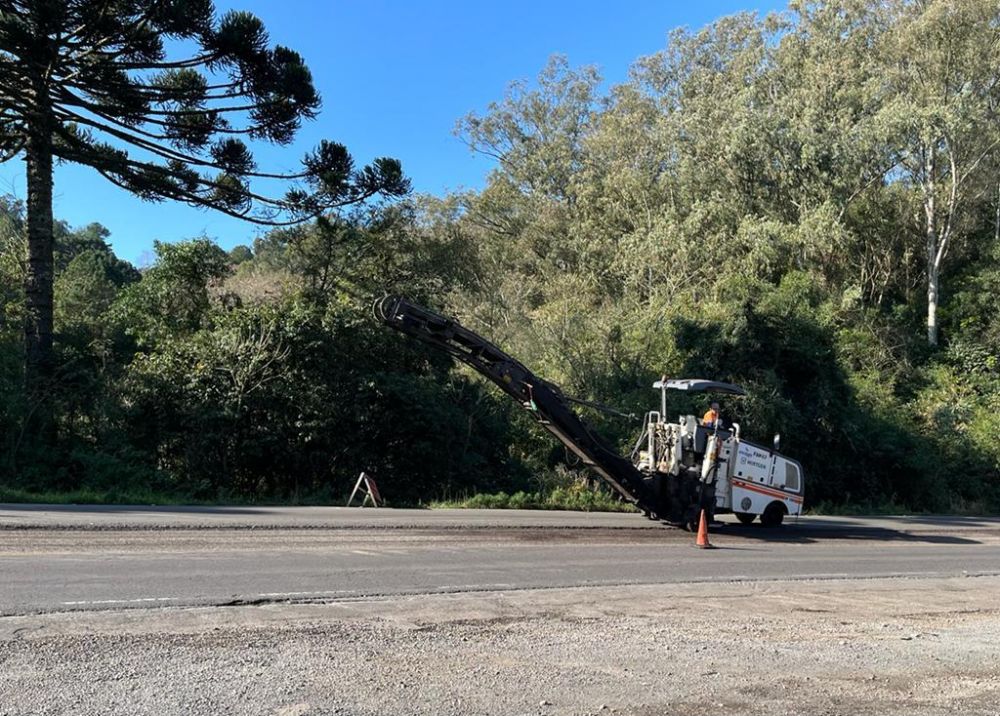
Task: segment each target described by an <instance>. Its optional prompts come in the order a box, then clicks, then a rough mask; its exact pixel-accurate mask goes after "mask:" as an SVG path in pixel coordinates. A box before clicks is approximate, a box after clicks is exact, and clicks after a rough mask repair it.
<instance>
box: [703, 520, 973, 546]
mask: <svg viewBox="0 0 1000 716" xmlns="http://www.w3.org/2000/svg"><path fill="white" fill-rule="evenodd" d="M713 532H714V533H716V534H719V535H725V536H733V537H741V538H743V539H750V540H759V541H761V542H786V543H787V542H793V543H798V544H815V543H819V542H832V541H839V540H856V541H863V542H909V543H924V544H955V545H960V544H961V545H969V544H982V541H981V540H977V539H971V538H969V537H956V536H954V535H946V534H927V533H925V534H915V533H910V532H903V531H901V530H894V529H890V528H887V527H864V526H838V527H836V528H819V529H817V528H816V527H815V526H806V525H795V524H788V525H784V526H782V527H780V528H778V529H770V528H766V527H762V526H760V525H735V524H731V523H720V524H718V525H715V526H713Z"/></svg>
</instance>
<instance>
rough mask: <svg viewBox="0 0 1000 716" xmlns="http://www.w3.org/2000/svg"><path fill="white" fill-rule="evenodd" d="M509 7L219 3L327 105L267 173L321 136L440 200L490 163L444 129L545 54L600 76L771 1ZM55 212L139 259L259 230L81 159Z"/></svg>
mask: <svg viewBox="0 0 1000 716" xmlns="http://www.w3.org/2000/svg"><path fill="white" fill-rule="evenodd" d="M616 5H617V4H613V3H610V2H607V1H606V0H605V1H595V0H580V1H577V2H566V1H565V0H563V1H560V2H541V1H536V2H525V1H523V0H516V1H513V2H512V1H509V0H508V2H504V3H476V2H468V0H466V1H465V2H458V1H457V0H425V1H424V2H403V0H396V1H394V2H390V1H389V0H360V1H359V0H351V1H347V0H334V1H330V0H284V1H283V2H276V1H275V0H220V1H218V2H217V3H216V7H217V8H218V10H219V11H220V12H221V11H223V10H225V9H229V8H236V9H243V10H249V11H251V12H253V13H255V14H256V15H258V16H259V17H260V18H261V19H262V20H263V21H264V24H265V25H266V26H267V28H268V30H269V31H270V33H271V38H272V41H274V42H276V43H280V44H283V45H287V46H289V47H292V48H294V49H295V50H297V51H298V52H300V53H301V54H302V55H303V56H304V57H305V59H306V62H307V63H308V64H309V66H310V68H311V69H312V72H313V77H314V80H315V82H316V85H317V87H318V89H319V90H320V93H321V94H322V96H323V102H324V105H323V111H322V113H321V114H320V116H319V118H318V119H317V120H316V121H315V122H311V123H309V124H307V125H306V126H305V127H304V128H303V131H302V132H301V133H300V135H299V137H298V139H297V140H296V143H295V144H294V145H292V146H291V147H288V148H283V149H282V150H281V151H274V150H272V149H270V148H269V149H268V150H266V151H264V150H260V151H258V152H257V154H258V158H259V159H260V163H261V166H262V167H266V168H268V169H280V168H289V169H290V168H294V167H295V166H296V164H297V162H298V160H299V159H300V157H301V155H302V154H303V152H304V151H306V150H307V149H309V148H310V147H311V146H313V145H315V144H316V142H317V141H319V140H320V139H324V138H327V139H333V140H336V141H339V142H342V143H344V144H346V145H347V147H348V149H349V150H350V151H351V153H352V154H353V155H354V157H355V160H356V161H357V162H358V164H359V165H360V164H364V163H367V162H368V161H370V160H371V159H372V158H373V157H376V156H392V157H397V158H399V159H400V160H402V162H403V168H404V171H405V172H406V173H407V175H408V176H409V177H410V179H411V181H412V183H413V187H414V189H415V190H416V191H419V192H428V193H433V194H441V193H444V192H446V191H449V190H454V189H460V188H478V187H481V186H482V184H483V182H484V180H485V178H486V175H487V174H488V173H489V170H490V169H491V164H490V163H489V161H487V160H486V159H485V158H484V157H481V156H475V155H472V154H471V153H470V152H469V150H468V148H467V147H466V146H465V145H464V144H462V142H461V141H460V140H458V139H457V138H456V137H455V136H454V135H453V134H452V130H453V128H454V126H455V122H456V121H457V120H458V119H459V118H461V117H463V116H464V115H466V114H467V113H469V112H470V111H482V110H483V109H485V107H486V106H487V105H488V104H489V103H490V102H491V101H493V100H498V99H500V98H501V97H502V96H503V93H504V90H505V88H506V86H507V85H508V84H509V83H510V82H511V81H514V80H523V79H527V80H530V79H532V78H534V77H535V76H536V75H537V74H538V72H539V70H541V69H542V67H543V66H544V65H545V63H546V62H547V60H548V58H549V57H550V56H551V55H553V54H562V55H565V56H566V57H567V58H568V59H569V62H570V63H571V64H572V65H574V66H579V65H596V66H597V67H598V68H599V69H600V70H601V73H602V75H603V76H604V78H605V80H606V81H607V82H609V83H615V82H620V81H622V80H624V79H625V77H626V75H627V72H628V68H629V66H630V65H631V64H632V62H633V61H634V60H635V59H637V58H638V57H641V56H643V55H648V54H651V53H654V52H656V51H658V50H660V49H662V48H663V47H664V45H665V42H666V36H667V33H668V32H669V31H670V30H671V29H673V28H675V27H678V26H687V27H690V28H698V27H701V26H702V25H705V24H706V23H708V22H711V21H712V20H714V19H715V18H718V17H721V16H723V15H728V14H731V13H734V12H739V11H741V10H756V11H758V12H761V13H766V12H769V11H771V10H776V9H781V8H783V7H784V3H783V2H776V1H774V0H761V1H757V2H755V1H753V0H706V1H704V2H700V3H689V2H672V1H670V0H660V1H659V2H651V1H645V0H644V1H642V2H633V3H623V4H621V5H617V6H616ZM55 192H56V200H55V213H56V216H57V218H61V219H65V220H67V221H69V222H70V223H71V224H72V225H75V226H78V225H83V224H87V223H89V222H91V221H99V222H100V223H102V224H104V225H105V226H107V227H108V228H109V229H110V230H111V242H112V244H113V246H114V248H115V251H116V252H117V253H118V254H119V255H120V256H122V257H123V258H126V259H128V260H130V261H134V262H145V261H148V259H149V252H150V250H151V248H152V244H153V240H154V239H159V240H161V241H177V240H179V239H183V238H188V237H192V236H199V235H207V236H210V237H212V238H215V239H216V240H218V241H219V243H220V244H221V245H222V246H224V247H226V248H229V247H231V246H234V245H236V244H239V243H249V242H250V240H252V238H253V236H254V235H255V234H256V233H257V232H258V231H259V229H257V228H256V227H253V226H251V225H248V224H246V223H244V222H241V221H238V220H235V219H230V218H228V217H224V216H221V215H219V214H215V213H212V212H208V211H204V210H198V209H194V208H191V207H187V206H184V205H177V204H169V203H160V204H152V203H148V202H143V201H140V200H139V199H136V198H134V197H131V196H129V195H128V194H126V193H124V192H122V191H120V190H118V189H116V188H115V187H113V186H112V185H110V184H108V183H107V182H106V181H105V180H104V179H103V178H101V177H100V176H99V175H97V174H96V173H95V172H93V171H91V170H89V169H86V168H83V167H71V166H61V167H59V168H57V170H56V186H55ZM0 193H11V194H14V195H15V196H18V197H20V198H23V197H24V193H25V189H24V166H23V163H22V162H20V161H12V162H8V163H7V164H4V165H0Z"/></svg>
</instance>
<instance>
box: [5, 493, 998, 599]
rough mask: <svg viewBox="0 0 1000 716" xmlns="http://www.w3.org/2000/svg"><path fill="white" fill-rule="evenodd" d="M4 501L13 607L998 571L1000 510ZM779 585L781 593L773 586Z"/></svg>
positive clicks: (7, 569)
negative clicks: (707, 531) (687, 528)
mask: <svg viewBox="0 0 1000 716" xmlns="http://www.w3.org/2000/svg"><path fill="white" fill-rule="evenodd" d="M712 541H713V544H714V545H715V546H716V549H713V550H700V549H696V548H695V547H694V544H693V536H692V535H690V534H688V533H685V532H682V531H679V530H674V529H670V528H667V527H664V526H662V525H659V524H658V523H653V522H649V521H648V520H645V519H644V518H642V517H641V516H640V515H636V514H589V513H566V512H536V511H490V510H376V509H346V508H320V507H314V508H308V507H307V508H242V507H241V508H175V507H171V508H150V507H89V506H68V507H52V506H14V505H7V506H0V574H3V575H4V578H3V580H2V581H0V615H5V616H6V615H17V614H31V613H48V612H60V611H75V610H84V611H92V610H112V609H121V608H142V607H184V606H204V605H216V606H232V605H244V604H261V603H308V602H338V601H342V602H347V601H350V600H356V599H359V598H367V597H372V596H381V595H409V594H414V595H416V594H436V593H466V592H491V591H514V590H526V589H551V588H561V587H588V586H608V585H641V584H675V583H676V584H680V583H695V582H729V583H731V582H761V583H764V582H780V581H784V580H822V579H845V578H846V579H872V578H879V577H888V578H898V579H905V578H914V577H922V578H923V577H969V578H972V577H976V576H983V575H997V574H1000V519H996V518H967V517H961V518H957V517H884V518H810V517H807V518H803V519H801V520H799V521H798V523H797V524H796V523H794V522H793V523H791V524H789V525H786V526H785V527H783V528H780V529H777V530H769V529H765V528H762V527H759V526H751V527H744V526H740V525H737V524H735V523H731V522H729V523H726V524H723V525H717V526H715V527H714V529H713V534H712ZM773 588H777V587H773Z"/></svg>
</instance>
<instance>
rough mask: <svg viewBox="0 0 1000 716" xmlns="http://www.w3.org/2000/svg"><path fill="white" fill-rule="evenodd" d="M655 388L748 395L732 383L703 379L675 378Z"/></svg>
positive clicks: (659, 381)
mask: <svg viewBox="0 0 1000 716" xmlns="http://www.w3.org/2000/svg"><path fill="white" fill-rule="evenodd" d="M653 387H654V388H665V389H667V390H685V391H687V392H689V393H728V394H729V395H746V394H747V392H746V391H745V390H743V388H741V387H740V386H738V385H733V384H732V383H720V382H719V381H717V380H704V379H702V378H673V379H670V380H658V381H656V382H655V383H653Z"/></svg>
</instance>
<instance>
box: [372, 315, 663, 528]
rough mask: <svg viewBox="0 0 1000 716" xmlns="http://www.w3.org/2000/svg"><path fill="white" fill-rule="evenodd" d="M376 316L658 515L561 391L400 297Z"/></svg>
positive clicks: (634, 476)
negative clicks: (467, 374)
mask: <svg viewBox="0 0 1000 716" xmlns="http://www.w3.org/2000/svg"><path fill="white" fill-rule="evenodd" d="M374 310H375V316H376V317H377V318H378V319H379V320H380V321H382V322H383V323H385V324H386V325H387V326H391V327H392V328H395V329H396V330H398V331H401V332H403V333H406V334H407V335H410V336H413V337H414V338H417V339H419V340H421V341H423V342H425V343H429V344H431V345H432V346H435V347H436V348H439V349H441V350H443V351H445V352H447V353H449V354H451V355H452V356H454V357H455V358H457V359H458V360H460V361H462V362H463V363H465V364H466V365H469V366H471V367H472V368H473V369H474V370H476V371H477V372H479V373H481V374H482V375H484V376H486V377H487V378H489V379H490V380H491V381H493V382H494V383H495V384H496V385H497V386H498V387H499V388H500V389H501V390H503V391H504V392H505V393H507V395H509V396H510V397H512V398H514V399H515V400H516V401H517V402H518V403H519V404H520V405H521V406H522V407H524V408H526V409H527V410H529V411H530V412H531V413H532V414H533V415H534V416H535V417H536V418H537V419H538V422H539V423H540V424H541V425H543V426H544V427H545V429H546V430H548V431H549V432H550V433H552V434H553V435H555V436H556V438H558V439H559V441H560V442H562V443H563V445H565V446H566V447H567V448H569V449H570V450H572V451H573V453H574V454H575V455H577V456H578V457H579V458H580V459H581V460H582V461H583V463H584V464H585V465H587V466H588V467H589V468H591V469H592V470H593V471H594V472H596V473H597V474H598V475H600V476H601V477H602V478H604V480H606V481H607V482H608V484H610V485H611V486H612V487H614V488H615V490H617V491H618V492H619V493H620V494H621V495H622V497H624V498H625V499H627V500H629V501H630V502H634V503H636V504H638V505H639V507H641V508H642V509H644V510H647V511H655V509H656V497H655V494H654V492H653V490H652V489H651V486H650V485H649V484H648V483H646V482H645V480H644V478H643V475H642V473H641V472H639V471H638V470H637V469H636V468H635V466H633V465H632V463H631V462H629V461H628V460H626V459H625V458H623V457H622V456H621V455H619V454H618V453H617V452H616V451H615V450H614V448H612V447H611V446H610V445H609V444H608V443H607V442H605V441H604V440H603V439H602V438H601V437H600V436H599V435H596V434H595V433H593V432H592V431H591V430H590V428H589V427H588V426H587V424H586V423H585V422H584V421H583V420H582V419H581V418H580V417H579V416H578V415H577V414H576V413H575V412H574V411H573V409H572V408H570V407H569V404H568V402H569V401H568V400H567V399H566V397H565V396H564V395H563V394H562V391H561V390H560V389H559V386H557V385H555V384H553V383H550V382H548V381H546V380H543V379H542V378H539V377H538V376H536V375H535V374H534V373H532V372H531V371H530V370H528V369H527V368H526V367H524V365H522V364H521V363H520V362H519V361H517V360H515V359H513V358H511V357H510V356H509V355H507V354H506V353H504V352H503V351H502V350H500V349H499V348H497V347H496V346H495V345H493V344H492V343H490V342H489V341H488V340H486V339H485V338H483V337H482V336H480V335H479V334H477V333H475V332H473V331H470V330H469V329H467V328H465V327H463V326H462V325H460V324H459V323H458V322H456V321H453V320H450V319H448V318H445V317H444V316H441V315H439V314H437V313H434V312H433V311H430V310H428V309H426V308H424V307H422V306H418V305H417V304H415V303H411V302H410V301H407V300H406V299H405V298H400V297H398V296H386V297H385V298H382V299H380V300H378V301H376V302H375V306H374Z"/></svg>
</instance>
